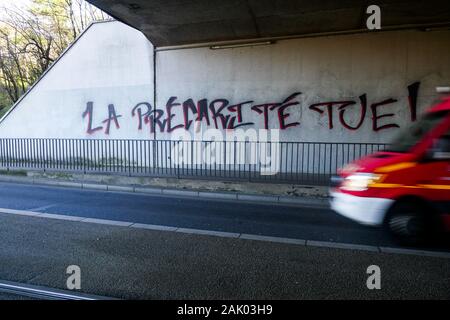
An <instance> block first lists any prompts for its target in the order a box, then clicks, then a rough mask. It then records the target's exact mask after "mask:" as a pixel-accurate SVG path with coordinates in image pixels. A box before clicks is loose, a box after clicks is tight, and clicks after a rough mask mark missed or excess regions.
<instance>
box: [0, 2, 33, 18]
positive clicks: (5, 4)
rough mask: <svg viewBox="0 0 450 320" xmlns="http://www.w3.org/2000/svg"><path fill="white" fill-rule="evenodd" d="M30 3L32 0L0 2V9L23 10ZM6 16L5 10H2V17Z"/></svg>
mask: <svg viewBox="0 0 450 320" xmlns="http://www.w3.org/2000/svg"><path fill="white" fill-rule="evenodd" d="M29 3H30V0H0V8H15V7H19V8H23V7H26V6H27V4H29ZM2 14H4V12H3V10H0V16H1V15H2Z"/></svg>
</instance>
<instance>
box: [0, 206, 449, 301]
mask: <svg viewBox="0 0 450 320" xmlns="http://www.w3.org/2000/svg"><path fill="white" fill-rule="evenodd" d="M0 219H1V220H2V223H1V224H0V241H1V243H2V246H0V261H2V263H1V266H0V279H1V280H7V281H16V282H22V283H29V284H34V285H41V286H47V287H52V288H59V289H66V287H65V286H66V280H67V277H68V275H67V274H66V268H67V267H68V266H69V265H78V266H80V268H81V288H82V290H81V291H82V292H84V293H89V294H96V295H103V296H110V297H116V298H125V299H400V298H401V299H430V298H435V299H449V298H450V290H449V289H450V285H449V284H448V281H447V279H448V278H449V277H450V259H445V258H436V257H425V256H413V255H400V254H388V253H379V252H370V251H358V250H346V249H337V248H320V247H308V246H304V245H298V244H287V243H275V242H267V241H254V240H248V239H236V238H226V237H215V236H211V235H199V234H188V233H179V232H172V231H160V230H145V229H139V228H136V229H133V230H132V229H131V228H127V227H121V226H111V225H103V224H98V223H86V222H77V221H63V220H57V219H46V218H39V217H29V216H18V215H9V214H0ZM370 265H378V266H380V268H381V276H382V282H381V283H382V289H381V290H368V289H367V287H366V280H367V277H368V275H367V273H366V270H367V267H368V266H370Z"/></svg>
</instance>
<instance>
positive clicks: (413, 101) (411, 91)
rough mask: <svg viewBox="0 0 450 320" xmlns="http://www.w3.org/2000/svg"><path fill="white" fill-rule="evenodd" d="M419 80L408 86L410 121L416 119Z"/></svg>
mask: <svg viewBox="0 0 450 320" xmlns="http://www.w3.org/2000/svg"><path fill="white" fill-rule="evenodd" d="M419 86H420V82H419V81H417V82H414V83H412V84H410V85H409V86H408V103H409V111H410V113H411V121H416V119H417V95H418V93H419Z"/></svg>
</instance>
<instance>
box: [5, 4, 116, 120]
mask: <svg viewBox="0 0 450 320" xmlns="http://www.w3.org/2000/svg"><path fill="white" fill-rule="evenodd" d="M105 19H109V17H108V16H107V15H106V14H105V13H103V12H102V11H100V10H99V9H97V8H95V7H93V6H92V5H90V4H89V3H87V2H86V1H85V0H30V1H29V3H28V5H27V6H25V7H18V6H14V5H8V6H3V7H0V115H2V114H4V113H5V112H6V110H8V108H9V106H10V105H11V104H12V103H14V102H16V101H17V100H18V99H19V98H20V96H21V95H22V94H23V93H24V92H25V91H26V90H27V89H28V88H29V87H30V86H31V85H32V84H33V83H34V82H35V81H36V80H37V79H38V78H39V77H40V76H41V75H42V73H43V72H44V71H45V70H46V69H47V68H48V67H49V66H50V65H51V64H52V63H53V62H54V61H55V60H56V58H57V57H58V56H59V55H60V54H61V53H62V52H63V51H64V50H65V49H66V48H67V46H68V45H69V44H70V43H71V42H72V41H74V40H75V39H76V37H77V36H78V35H79V34H80V33H81V32H82V31H83V29H84V28H86V27H87V26H88V25H89V24H90V23H91V22H92V21H97V20H105Z"/></svg>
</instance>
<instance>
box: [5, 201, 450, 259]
mask: <svg viewBox="0 0 450 320" xmlns="http://www.w3.org/2000/svg"><path fill="white" fill-rule="evenodd" d="M0 213H5V214H13V215H22V216H31V217H37V218H49V219H59V220H71V221H78V222H84V223H98V224H105V225H111V226H121V227H128V228H136V229H146V230H155V231H168V232H178V233H186V234H196V235H209V236H216V237H223V238H238V239H241V240H256V241H266V242H276V243H285V244H292V245H300V246H306V247H323V248H333V249H351V250H363V251H370V252H377V253H385V254H409V255H416V256H426V257H438V258H447V259H450V252H442V251H431V250H414V249H405V248H388V247H380V246H370V245H360V244H352V243H338V242H332V241H315V240H302V239H293V238H283V237H271V236H262V235H256V234H245V233H242V234H241V233H231V232H221V231H214V230H202V229H190V228H179V227H173V226H163V225H153V224H145V223H134V222H126V221H117V220H107V219H95V218H86V217H80V216H68V215H62V214H48V213H41V212H32V211H26V210H14V209H6V208H0Z"/></svg>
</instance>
